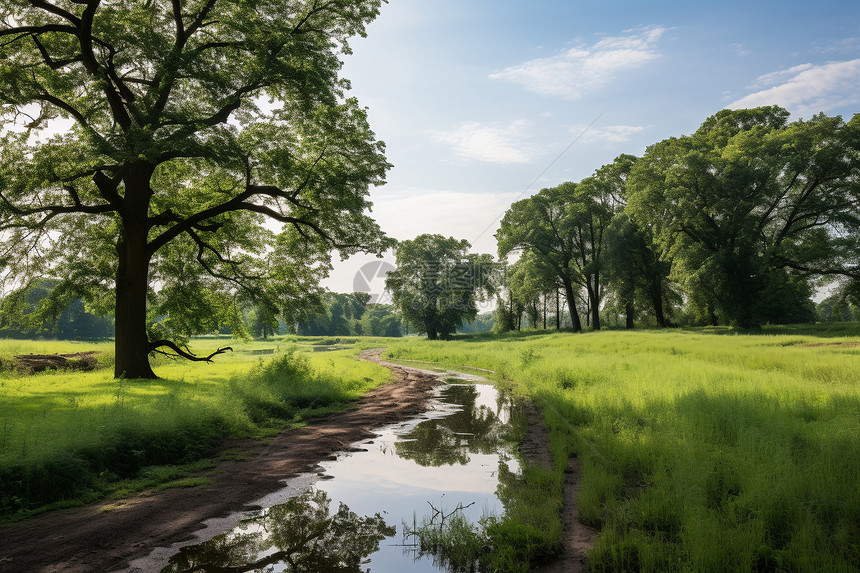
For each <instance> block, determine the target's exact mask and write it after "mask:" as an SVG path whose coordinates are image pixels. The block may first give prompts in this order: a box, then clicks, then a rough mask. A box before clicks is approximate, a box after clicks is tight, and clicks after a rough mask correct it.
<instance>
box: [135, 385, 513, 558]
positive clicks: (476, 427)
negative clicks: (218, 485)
mask: <svg viewBox="0 0 860 573" xmlns="http://www.w3.org/2000/svg"><path fill="white" fill-rule="evenodd" d="M439 377H440V380H442V381H444V382H445V384H443V385H442V386H440V387H439V388H437V390H436V396H435V398H434V399H433V400H431V401H430V402H429V406H428V410H427V411H426V412H425V413H424V414H422V415H421V416H419V417H417V418H414V419H412V420H409V421H406V422H402V423H399V424H394V425H391V426H386V427H383V428H381V429H379V430H377V432H378V435H377V436H376V437H374V438H372V439H370V440H365V441H362V442H357V443H355V444H353V445H352V447H351V448H349V449H350V450H351V451H349V452H345V453H343V454H340V455H338V456H337V459H334V460H331V461H326V462H323V463H321V464H320V466H318V467H317V469H316V471H315V473H314V474H306V475H303V476H299V477H298V478H295V479H292V480H288V481H287V482H286V487H285V488H284V489H283V490H282V491H280V492H277V493H275V494H273V495H271V496H267V497H266V498H264V499H262V500H259V501H258V502H256V503H255V504H254V505H255V506H256V507H258V508H260V509H257V510H256V511H251V512H243V513H240V514H236V515H234V516H232V518H231V519H228V520H224V521H223V522H221V523H215V522H211V523H210V522H207V525H208V527H207V529H206V530H204V531H203V532H202V533H203V534H205V533H206V532H210V533H209V535H210V536H212V535H213V534H214V533H217V532H224V531H226V532H227V533H221V534H220V535H216V536H215V537H212V538H211V539H210V540H208V541H205V542H203V543H200V544H198V545H187V546H185V547H182V548H181V549H178V548H176V547H174V548H172V549H166V548H164V549H160V550H157V551H156V552H154V553H153V554H152V555H150V556H149V557H148V558H147V559H146V560H144V561H145V562H146V564H145V565H144V562H141V563H138V564H133V565H132V568H131V569H130V570H129V571H162V573H179V572H188V573H191V572H209V571H213V572H214V571H228V570H229V571H266V572H269V571H271V572H278V571H284V572H298V571H335V570H336V571H349V572H352V571H354V572H356V573H358V572H359V571H367V570H369V571H372V572H374V573H387V572H398V573H399V572H401V571H407V570H408V571H410V572H412V571H415V572H425V571H426V572H430V571H446V569H445V568H444V566H443V565H441V564H439V563H437V562H436V560H435V559H434V558H433V557H432V556H427V555H424V556H422V555H420V554H419V553H418V551H417V547H415V545H414V543H415V542H414V540H413V539H412V538H405V537H404V524H406V525H407V526H408V527H413V526H414V525H415V524H416V523H420V522H421V521H422V519H423V518H424V517H425V516H427V515H429V514H431V513H432V511H433V508H436V509H441V510H443V511H444V512H445V513H447V512H450V511H451V510H453V509H454V508H456V507H458V506H462V507H464V508H465V509H463V510H462V511H463V513H464V515H465V516H466V517H467V518H469V519H470V520H471V521H473V522H477V521H478V519H480V518H481V517H484V516H487V515H501V514H502V513H503V511H504V508H503V506H502V503H501V502H500V501H499V498H498V497H497V495H496V490H497V487H498V485H499V469H500V466H504V467H503V468H502V469H503V470H508V471H503V472H502V473H504V474H507V475H510V473H509V472H513V473H518V472H519V465H518V463H517V461H516V459H515V458H514V452H515V448H516V443H515V442H513V441H512V440H511V438H510V437H509V435H508V434H509V430H510V425H509V422H510V418H511V412H512V408H513V406H512V404H511V401H510V399H509V397H508V396H506V395H503V394H500V393H499V392H498V391H497V390H496V389H495V388H494V387H493V386H492V385H490V384H489V383H487V381H486V380H485V379H483V378H480V377H478V376H474V375H468V374H460V373H455V372H450V371H444V372H442V373H440V374H439ZM431 505H432V507H431ZM157 555H160V556H159V557H157V558H156V556H157ZM156 563H159V564H158V565H156ZM135 565H137V567H135Z"/></svg>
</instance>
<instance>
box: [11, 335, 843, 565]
mask: <svg viewBox="0 0 860 573" xmlns="http://www.w3.org/2000/svg"><path fill="white" fill-rule="evenodd" d="M224 343H225V341H224V340H216V339H196V340H195V341H194V345H195V350H198V351H200V352H203V351H205V350H207V349H208V348H212V349H214V348H215V347H217V346H218V345H223V344H224ZM230 344H234V342H230ZM234 345H235V347H236V352H234V353H231V354H227V355H222V356H219V357H218V358H217V359H216V363H215V364H208V365H207V364H190V363H187V362H182V361H176V362H174V361H168V360H166V359H158V361H157V364H156V365H155V370H156V372H157V373H158V374H159V375H160V376H162V377H163V378H162V379H160V380H154V381H149V380H114V379H113V378H112V376H111V374H112V368H111V348H110V345H108V344H105V345H103V346H101V347H98V348H96V347H95V345H93V344H82V343H65V342H62V343H61V342H41V343H40V342H20V341H0V361H2V362H3V364H7V363H8V357H9V356H10V355H11V354H15V353H21V352H46V351H51V352H74V351H79V350H90V349H100V350H103V351H104V354H103V355H102V356H101V358H100V368H99V369H97V370H95V371H92V372H87V373H81V372H77V373H42V374H35V375H29V376H22V375H20V374H17V373H14V372H11V371H8V370H5V371H2V372H0V490H1V491H0V503H2V511H3V514H4V515H5V519H10V518H17V517H21V516H25V515H28V514H30V513H32V512H33V511H38V510H40V509H44V508H45V507H56V506H62V505H73V504H79V503H83V502H86V501H91V500H93V499H96V498H104V497H105V496H108V497H110V496H119V495H124V494H127V493H128V492H131V491H139V490H140V489H142V488H152V487H154V488H158V487H182V486H189V485H195V484H197V483H200V482H201V480H205V477H202V478H201V477H199V475H200V474H199V470H201V469H204V468H205V467H207V464H211V463H212V462H211V461H210V456H211V455H212V454H213V452H215V447H216V445H217V444H218V442H219V441H220V440H223V439H224V438H225V437H262V438H265V436H268V435H271V434H273V433H275V432H278V431H280V430H282V429H284V428H288V427H290V426H295V425H300V424H302V423H305V421H306V420H307V419H308V417H310V416H312V415H314V414H318V413H321V412H325V411H329V410H331V409H337V408H343V407H346V406H347V405H348V403H349V401H350V400H352V399H355V398H356V397H358V396H360V395H361V394H362V393H364V392H366V391H367V390H369V389H370V388H372V387H375V386H376V385H378V384H382V383H385V382H386V381H387V380H389V379H390V378H389V375H388V372H387V371H386V370H385V369H383V368H382V367H379V366H377V365H374V364H369V363H362V362H356V361H355V360H354V357H355V355H356V353H357V351H358V349H359V348H361V347H371V346H387V347H388V351H387V357H388V358H390V359H393V360H398V361H402V360H417V361H426V362H434V363H437V364H440V365H445V366H449V367H452V368H454V369H456V368H457V367H461V366H471V367H478V368H483V369H487V370H491V371H492V372H491V373H486V375H487V376H488V377H490V378H493V379H495V381H496V382H497V383H498V384H499V385H502V386H505V387H508V388H510V389H513V390H514V391H515V392H517V393H519V394H521V395H523V396H526V397H528V398H530V399H531V400H532V401H534V403H536V404H537V405H538V406H539V407H540V408H541V409H542V411H543V415H544V420H545V423H546V425H547V427H548V429H549V431H550V439H551V444H550V446H551V451H552V453H553V458H554V460H555V468H554V470H552V471H545V470H540V469H539V468H535V467H530V466H526V467H525V469H524V472H523V475H521V476H517V475H506V476H502V477H503V478H504V479H503V480H502V482H503V486H502V487H500V491H499V495H500V497H502V499H503V500H504V501H505V504H506V514H505V515H504V516H501V517H499V518H497V519H491V520H488V521H487V522H486V523H484V524H483V525H481V527H479V528H475V527H472V526H468V525H465V526H464V527H462V528H461V529H462V530H465V531H466V534H467V535H465V537H469V536H473V535H476V536H478V537H479V538H480V541H481V543H479V544H477V545H476V547H477V549H476V551H478V554H480V550H481V547H486V546H491V547H493V548H494V554H495V555H496V556H497V557H498V556H499V555H501V556H502V559H501V560H499V559H497V563H499V562H500V563H506V564H507V565H504V566H503V569H504V570H526V569H527V567H528V564H529V563H530V562H532V563H533V562H536V561H539V560H540V558H541V556H545V555H550V554H552V553H553V552H557V551H558V550H559V547H560V544H561V531H562V527H561V518H560V507H561V485H562V483H563V480H564V475H563V472H564V469H565V467H566V465H567V460H568V458H569V457H571V456H576V457H577V458H578V459H579V461H580V463H581V465H582V468H583V473H584V475H583V480H582V486H581V491H580V493H579V508H580V515H581V518H582V520H583V521H584V522H586V523H587V524H589V525H591V526H593V527H595V528H597V529H599V530H600V536H599V538H598V541H597V543H596V545H595V547H594V548H593V549H592V550H591V551H590V552H589V570H591V571H598V572H600V571H707V572H711V571H837V572H838V571H846V572H849V571H860V380H858V378H860V374H858V373H860V325H858V324H856V323H855V324H845V325H841V326H835V327H834V326H828V327H822V326H796V327H779V328H768V329H766V330H765V331H764V333H763V334H759V335H749V334H744V335H737V334H734V333H733V332H732V331H731V330H728V329H721V328H716V329H693V330H669V331H631V332H627V331H601V332H590V333H584V334H570V333H548V332H544V333H523V334H516V333H514V334H509V335H504V336H470V337H461V338H459V339H457V340H454V341H427V340H423V339H418V338H414V337H409V338H404V339H362V338H353V339H321V338H307V337H301V338H299V337H292V336H287V337H280V338H276V339H273V340H269V341H257V342H246V343H239V344H234ZM319 349H326V350H331V351H329V352H311V350H319ZM263 352H266V353H268V352H271V353H272V355H271V356H270V355H268V354H265V355H261V353H263ZM193 471H196V472H198V473H195V474H194V475H195V476H198V477H188V476H189V472H193ZM461 525H463V524H461ZM460 533H462V531H461V532H460ZM457 536H459V537H460V538H459V539H454V540H453V542H456V543H460V544H461V545H462V544H466V545H468V543H469V540H468V539H463V536H462V535H460V534H459V533H457V532H453V534H452V536H451V537H457ZM449 541H451V539H449ZM439 542H440V543H442V544H444V542H445V540H444V539H442V540H440V541H439ZM467 553H468V555H470V556H471V557H468V558H467V559H471V558H472V557H474V556H475V555H476V553H474V552H467Z"/></svg>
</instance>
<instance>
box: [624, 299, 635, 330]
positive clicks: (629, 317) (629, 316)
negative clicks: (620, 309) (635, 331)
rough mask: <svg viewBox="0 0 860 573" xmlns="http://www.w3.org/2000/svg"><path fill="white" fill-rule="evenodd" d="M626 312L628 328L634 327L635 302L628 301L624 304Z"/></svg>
mask: <svg viewBox="0 0 860 573" xmlns="http://www.w3.org/2000/svg"><path fill="white" fill-rule="evenodd" d="M624 312H625V313H626V315H627V328H633V303H632V302H628V303H627V304H625V305H624Z"/></svg>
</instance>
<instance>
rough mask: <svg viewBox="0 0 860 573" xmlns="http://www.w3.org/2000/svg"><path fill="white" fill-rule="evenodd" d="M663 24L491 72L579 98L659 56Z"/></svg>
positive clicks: (536, 89) (543, 91) (544, 91)
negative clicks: (659, 42) (624, 72)
mask: <svg viewBox="0 0 860 573" xmlns="http://www.w3.org/2000/svg"><path fill="white" fill-rule="evenodd" d="M663 32H665V28H660V27H655V28H648V29H645V30H639V31H630V32H629V33H628V34H627V35H625V36H617V37H608V38H603V39H602V40H600V41H598V42H597V43H595V44H594V45H593V46H591V47H582V46H580V47H576V48H571V49H569V50H567V51H565V52H562V53H560V54H558V55H557V56H553V57H551V58H540V59H537V60H531V61H528V62H525V63H523V64H519V65H517V66H512V67H509V68H505V69H504V70H502V71H501V72H498V73H495V74H491V75H490V78H491V79H495V80H507V81H510V82H514V83H518V84H521V85H523V86H525V88H526V89H528V90H530V91H533V92H536V93H539V94H542V95H549V96H558V97H563V98H565V99H578V98H580V97H581V96H582V95H583V93H585V92H588V91H593V90H595V89H597V88H600V87H602V86H604V85H606V84H607V83H609V82H610V81H611V80H612V79H614V78H615V77H616V76H617V75H618V74H619V73H620V72H623V71H625V70H629V69H633V68H637V67H639V66H641V65H643V64H645V63H647V62H650V61H651V60H654V59H656V58H658V57H660V54H659V53H658V52H657V41H658V40H659V39H660V36H661V35H662V34H663Z"/></svg>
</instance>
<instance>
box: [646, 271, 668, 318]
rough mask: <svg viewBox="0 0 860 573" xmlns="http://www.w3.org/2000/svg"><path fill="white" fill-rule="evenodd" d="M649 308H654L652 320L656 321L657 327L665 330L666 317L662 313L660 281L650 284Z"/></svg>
mask: <svg viewBox="0 0 860 573" xmlns="http://www.w3.org/2000/svg"><path fill="white" fill-rule="evenodd" d="M649 294H650V295H651V306H653V307H654V318H656V319H657V326H659V327H660V328H666V315H665V314H664V313H663V287H662V283H661V282H660V281H657V282H652V284H651V288H650V292H649Z"/></svg>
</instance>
